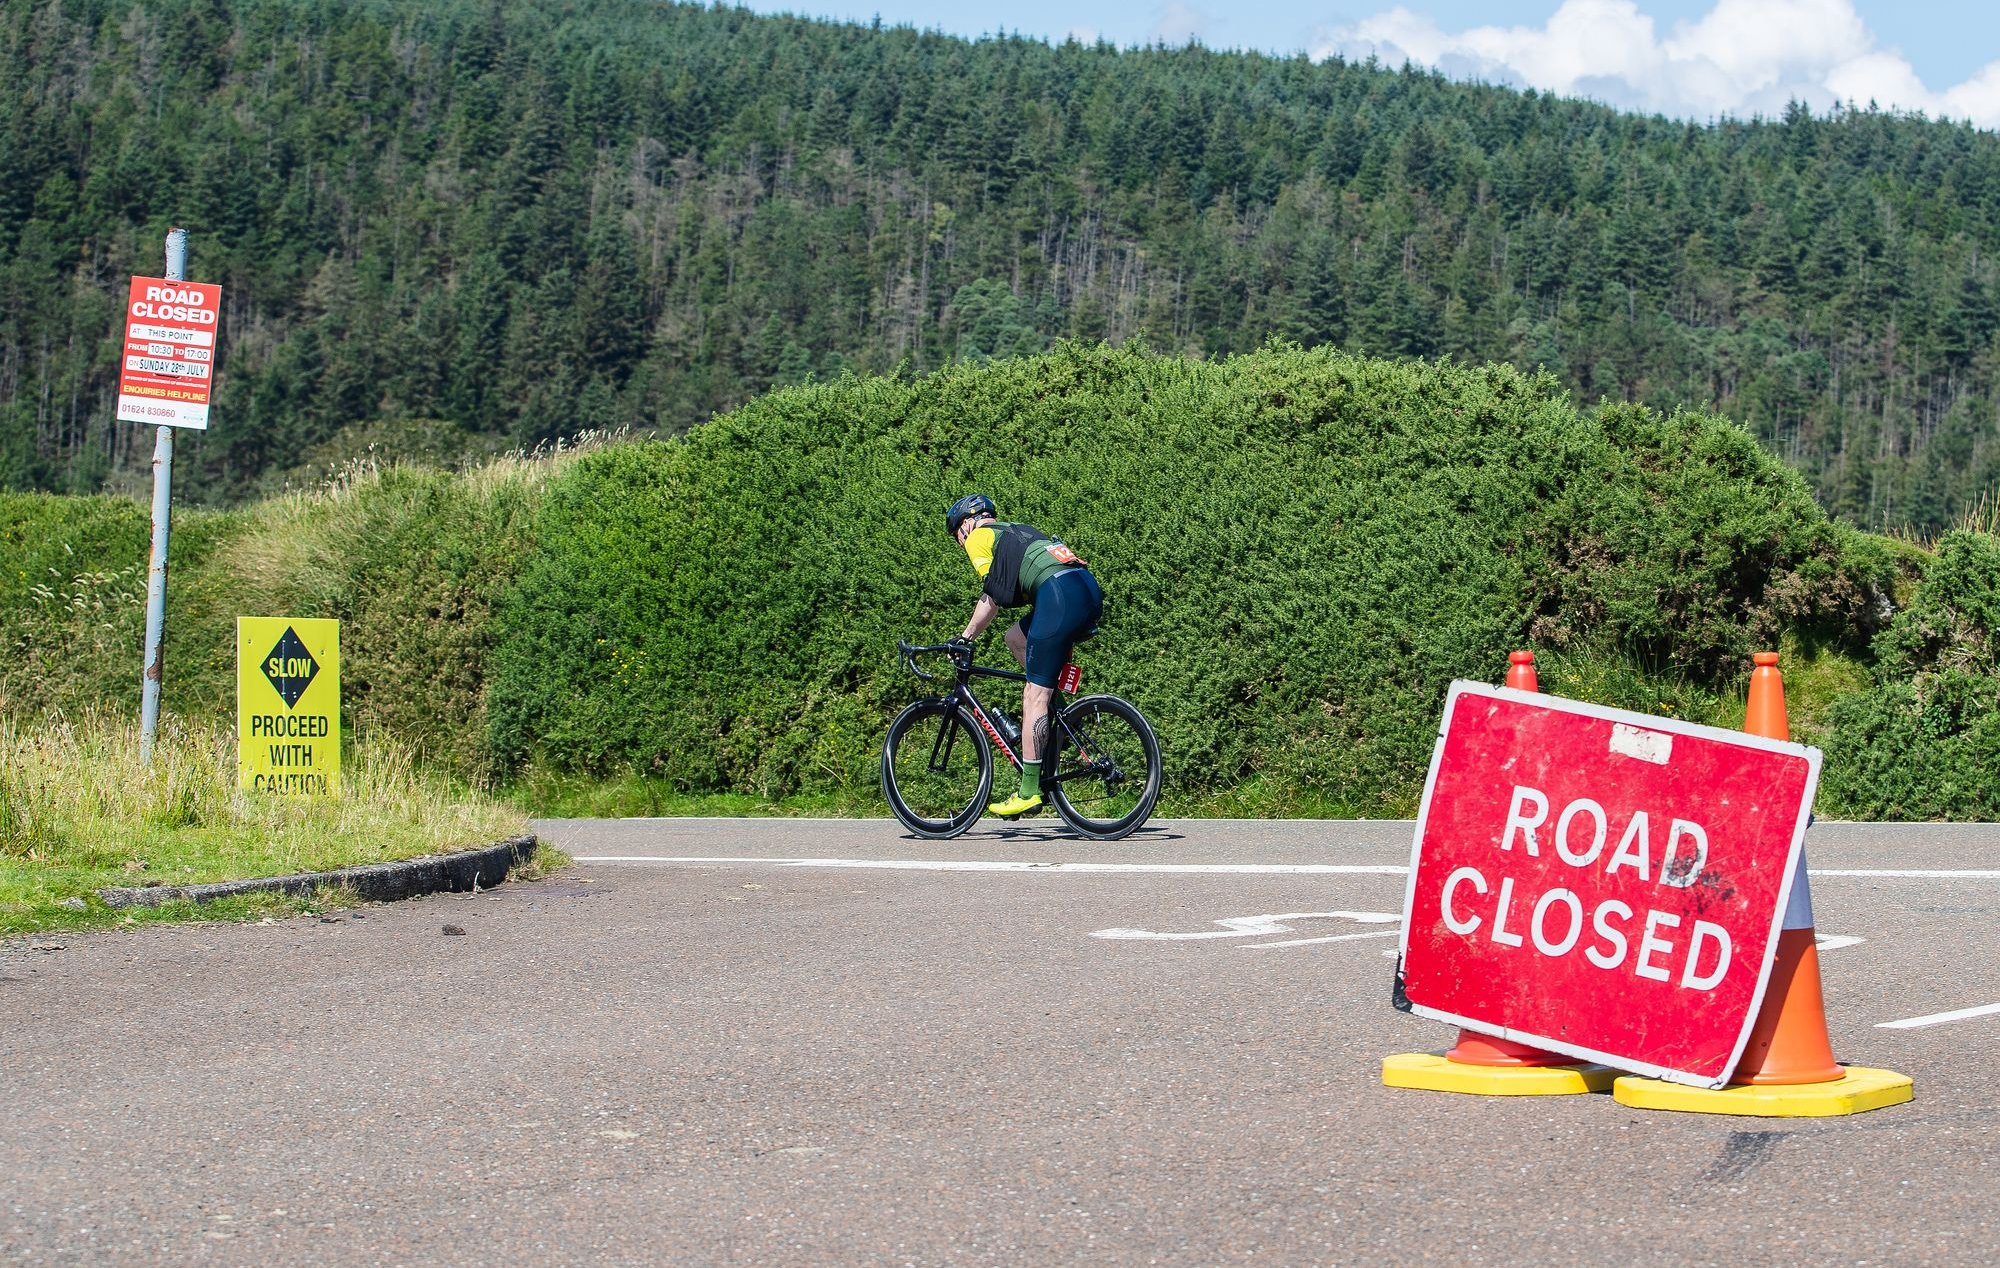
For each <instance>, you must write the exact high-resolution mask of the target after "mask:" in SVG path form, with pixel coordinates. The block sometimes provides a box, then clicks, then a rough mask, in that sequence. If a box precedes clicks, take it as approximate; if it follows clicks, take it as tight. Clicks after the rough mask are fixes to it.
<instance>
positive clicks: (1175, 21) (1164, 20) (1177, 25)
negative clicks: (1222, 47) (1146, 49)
mask: <svg viewBox="0 0 2000 1268" xmlns="http://www.w3.org/2000/svg"><path fill="white" fill-rule="evenodd" d="M1207 29H1208V15H1207V14H1206V13H1203V12H1202V11H1201V10H1200V9H1197V8H1195V7H1194V6H1193V5H1189V4H1181V3H1180V2H1179V0H1175V3H1173V4H1169V5H1167V6H1166V7H1165V8H1163V9H1161V10H1160V16H1159V17H1158V18H1157V19H1156V20H1155V21H1154V22H1153V29H1152V30H1151V31H1149V32H1147V34H1146V38H1147V39H1148V40H1154V41H1159V42H1162V43H1166V44H1185V43H1187V42H1188V41H1189V40H1193V39H1199V38H1200V37H1201V34H1202V32H1204V31H1206V30H1207Z"/></svg>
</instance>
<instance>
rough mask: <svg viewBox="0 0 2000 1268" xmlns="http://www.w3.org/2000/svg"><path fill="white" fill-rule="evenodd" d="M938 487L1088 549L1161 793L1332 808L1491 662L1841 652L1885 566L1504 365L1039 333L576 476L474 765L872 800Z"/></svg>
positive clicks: (1399, 771)
mask: <svg viewBox="0 0 2000 1268" xmlns="http://www.w3.org/2000/svg"><path fill="white" fill-rule="evenodd" d="M967 489H983V490H985V491H988V492H990V493H991V494H992V495H993V496H994V497H995V499H996V500H997V501H998V502H999V504H1000V506H1001V509H1002V512H1003V514H1004V515H1006V516H1011V517H1018V518H1021V519H1025V520H1028V521H1030V522H1034V523H1037V524H1039V525H1041V526H1042V527H1043V528H1045V529H1047V530H1048V531H1051V532H1053V533H1056V534H1058V535H1060V536H1062V537H1063V538H1064V539H1065V540H1066V541H1068V542H1069V543H1070V544H1071V545H1072V546H1074V547H1075V548H1076V549H1077V550H1078V551H1079V552H1080V553H1081V554H1083V555H1084V556H1086V557H1087V558H1088V559H1090V561H1091V563H1092V565H1093V567H1094V568H1095V569H1096V570H1097V572H1098V575H1099V577H1100V579H1101V580H1102V582H1103V584H1104V587H1105V590H1106V592H1107V594H1108V596H1109V600H1108V606H1107V612H1106V618H1105V622H1104V627H1105V635H1104V637H1103V638H1102V639H1101V640H1100V641H1099V642H1098V643H1097V644H1093V645H1092V646H1090V647H1089V648H1088V649H1087V651H1086V652H1085V653H1084V654H1083V656H1082V657H1081V659H1082V661H1083V663H1084V665H1085V668H1086V682H1087V684H1088V685H1090V686H1095V687H1102V688H1106V689H1111V690H1115V691H1118V692H1120V693H1123V694H1127V695H1130V696H1131V697H1133V698H1134V699H1136V700H1137V701H1138V702H1139V703H1140V704H1141V705H1142V706H1143V707H1144V708H1145V709H1146V710H1147V711H1148V712H1149V713H1150V714H1151V715H1152V717H1153V719H1154V721H1155V723H1156V724H1157V726H1158V727H1159V729H1160V732H1161V735H1162V738H1163V741H1164V743H1165V746H1166V750H1167V757H1168V769H1169V776H1170V780H1171V782H1172V786H1173V787H1175V788H1177V789H1179V790H1181V791H1190V790H1203V789H1213V788H1220V787H1226V786H1228V785H1229V784H1231V783H1232V782H1234V781H1237V780H1240V779H1242V778H1244V777H1245V776H1248V775H1250V774H1252V773H1256V774H1259V775H1261V776H1262V777H1263V778H1264V779H1265V780H1267V781H1276V782H1277V783H1279V784H1280V785H1282V786H1284V787H1288V788H1292V789H1297V790H1299V791H1301V792H1305V791H1308V790H1315V791H1318V792H1320V793H1324V792H1326V791H1327V790H1333V791H1334V794H1335V796H1336V797H1338V798H1339V799H1340V800H1342V801H1344V802H1345V803H1346V804H1347V805H1348V806H1349V808H1350V809H1353V810H1356V811H1361V812H1368V811H1378V812H1379V811H1381V810H1384V809H1389V808H1400V807H1407V806H1409V805H1410V804H1412V802H1413V799H1414V795H1415V793H1416V791H1417V786H1418V783H1419V782H1420V779H1421V773H1422V770H1423V766H1424V763H1425V759H1426V757H1427V755H1428V753H1429V750H1430V740H1431V734H1432V728H1433V726H1434V723H1435V716H1436V709H1437V705H1438V703H1439V701H1440V700H1441V698H1442V694H1443V691H1444V689H1445V686H1446V684H1447V683H1449V681H1450V680H1451V679H1452V678H1454V677H1459V676H1464V677H1474V678H1485V679H1493V678H1497V677H1498V675H1499V673H1500V670H1501V669H1502V668H1503V667H1504V665H1505V653H1506V651H1507V650H1508V649H1509V648H1510V647H1513V646H1519V645H1523V644H1524V643H1526V642H1528V641H1531V640H1532V641H1534V642H1537V643H1540V644H1542V645H1544V646H1551V647H1553V648H1556V649H1558V650H1559V651H1560V652H1562V653H1563V654H1567V655H1572V656H1581V655H1586V654H1589V653H1591V652H1593V651H1596V652H1602V653H1603V654H1606V655H1612V656H1617V657H1622V658H1626V659H1628V660H1631V661H1633V662H1635V663H1639V664H1642V665H1649V666H1651V667H1652V668H1653V670H1654V671H1655V672H1670V673H1674V674H1678V675H1681V676H1684V677H1690V678H1693V679H1696V680H1703V679H1707V680H1717V679H1724V678H1727V677H1729V676H1732V675H1734V674H1736V673H1737V672H1738V671H1739V666H1740V662H1741V657H1742V655H1743V654H1744V653H1746V652H1747V651H1748V650H1750V648H1751V647H1752V645H1753V644H1758V643H1773V642H1775V641H1776V639H1777V637H1778V635H1779V633H1780V631H1781V630H1784V629H1794V630H1798V631H1801V632H1803V633H1805V634H1807V635H1808V636H1810V637H1815V638H1819V639H1822V640H1838V639H1839V638H1842V637H1849V638H1853V637H1857V636H1859V635H1865V633H1866V632H1867V631H1868V628H1869V627H1868V622H1869V621H1870V620H1871V618H1872V615H1873V613H1875V612H1876V611H1877V610H1878V605H1879V603H1880V598H1879V593H1878V590H1879V587H1880V585H1881V584H1882V583H1883V582H1884V580H1885V577H1886V571H1887V562H1886V557H1877V555H1876V554H1874V553H1872V552H1870V551H1868V550H1865V549H1862V548H1861V547H1859V546H1858V545H1857V544H1856V543H1855V542H1854V541H1853V540H1851V539H1850V538H1849V537H1848V536H1847V535H1846V534H1844V532H1843V531H1842V530H1838V529H1836V528H1835V527H1834V526H1832V525H1830V524H1829V523H1828V522H1827V520H1826V517H1825V516H1824V515H1823V514H1822V513H1821V512H1820V510H1819V509H1818V507H1817V506H1816V505H1815V504H1814V503H1813V501H1812V499H1811V497H1810V496H1809V494H1808V493H1807V491H1806V489H1805V487H1804V485H1803V483H1802V482H1801V481H1800V480H1799V478H1798V477H1797V476H1795V475H1793V474H1791V473H1789V472H1787V471H1786V470H1785V469H1784V468H1783V467H1782V466H1780V465H1779V464H1778V463H1777V462H1776V461H1775V460H1773V459H1771V458H1769V457H1767V456H1766V455H1764V454H1763V453H1762V452H1761V451H1760V450H1759V449H1758V447H1757V446H1756V445H1755V443H1754V442H1752V441H1751V440H1750V438H1749V437H1747V436H1746V435H1744V434H1743V433H1742V432H1741V431H1739V430H1738V429H1736V428H1734V427H1733V426H1731V425H1730V424H1728V423H1726V422H1724V421H1722V420H1720V419H1716V418H1713V417H1709V416H1704V415H1697V414H1685V413H1683V414H1676V415H1674V416H1672V417H1661V416H1659V415H1657V414H1655V413H1653V412H1651V411H1648V410H1646V409H1643V408H1640V407H1629V406H1615V407H1606V408H1604V409H1601V410H1599V411H1594V412H1593V411H1579V410H1578V409H1577V408H1575V407H1574V406H1573V405H1572V404H1571V403H1570V402H1569V401H1568V399H1567V398H1566V397H1565V396H1564V394H1563V393H1562V392H1561V391H1560V390H1559V388H1558V386H1557V384H1556V382H1555V380H1553V379H1552V378H1549V377H1547V376H1529V375H1524V374H1522V373H1520V372H1518V371H1516V370H1513V369H1511V368H1507V367H1500V366H1487V367H1483V368H1476V369H1475V368H1468V367H1463V366H1459V365H1454V364H1449V363H1444V364H1429V363H1424V362H1386V361H1370V360H1365V359H1361V358H1356V357H1352V356H1348V355H1345V354H1342V353H1339V352H1335V351H1332V350H1329V349H1317V350H1314V351H1311V352H1306V351H1301V350H1299V349H1297V348H1290V347H1277V346H1274V347H1271V348H1267V349H1264V350H1262V351H1260V352H1258V353H1255V354H1251V355H1247V356H1243V357H1236V358H1231V359H1229V360H1227V361H1223V362H1219V363H1204V362H1190V361H1185V360H1180V359H1175V358H1166V357H1154V356H1151V355H1149V354H1147V353H1146V352H1145V351H1144V350H1143V349H1133V348H1127V349H1123V350H1111V349H1108V348H1104V347H1097V348H1086V347H1082V346H1077V345H1065V346H1062V347H1060V348H1058V349H1057V350H1056V351H1055V352H1053V353H1051V354H1049V355H1046V356H1043V357H1038V358H1032V359H1022V360H1006V361H999V362H994V363H992V364H990V365H986V366H982V367H970V366H959V367H956V368H954V369H951V370H947V371H944V372H941V373H939V374H936V375H933V376H930V377H926V378H922V379H917V380H914V381H911V380H897V379H866V380H864V379H843V380H841V381H839V382H836V383H832V384H826V385H808V386H805V387H801V388H794V389H789V390H786V391H781V392H778V393H774V394H772V395H770V396H768V397H765V398H762V399H760V400H758V401H757V402H755V403H753V404H752V405H750V406H748V407H746V408H744V409H742V410H740V411H738V412H736V413H735V414H732V415H729V416H726V417H724V418H721V419H718V420H716V421H715V422H714V423H712V424H710V425H709V426H707V427H704V428H700V429H698V430H697V431H695V432H694V433H691V434H690V435H689V436H688V437H686V438H685V439H683V440H677V441H671V442H661V443H649V444H644V445H635V446H626V447H621V448H616V449H611V450H607V451H605V452H602V453H599V454H596V455H593V456H591V457H588V458H586V459H584V460H582V461H581V462H579V463H578V464H576V465H575V466H574V467H573V468H572V469H571V470H570V471H568V472H567V473H566V474H565V475H564V476H563V477H562V478H561V479H560V480H558V481H557V482H556V483H555V484H554V485H553V487H552V488H551V489H550V490H549V492H548V495H547V499H546V502H545V504H544V506H543V508H542V510H541V512H540V515H539V518H538V521H537V524H536V527H535V531H534V536H535V538H536V543H537V549H536V552H535V553H534V554H533V555H532V556H531V557H530V558H529V560H528V561H527V563H526V566H525V568H524V569H523V571H522V573H521V579H520V584H519V587H518V589H517V590H516V592H515V593H514V595H513V596H512V598H511V599H510V600H509V601H508V604H507V606H506V607H505V609H504V610H503V620H502V628H503V633H502V635H501V640H500V645H499V649H498V651H497V654H496V659H495V662H494V664H495V676H494V678H493V681H492V685H491V698H490V710H491V721H492V737H493V742H494V746H495V750H496V753H497V755H498V756H499V757H500V759H501V760H502V761H504V762H506V763H508V764H515V763H520V762H522V761H524V760H527V759H530V758H533V759H538V760H542V761H547V762H550V763H552V764H555V765H558V766H567V767H577V768H583V769H588V770H595V771H611V770H620V769H634V768H636V769H638V770H641V771H648V772H654V773H658V774H660V775H663V776H665V777H667V778H669V779H671V780H673V781H675V782H676V783H678V784H680V785H682V786H684V787H687V788H690V789H737V790H748V791H758V792H765V793H783V792H797V791H811V790H825V789H828V788H834V787H841V786H846V787H853V788H865V787H866V786H868V785H869V784H871V783H872V781H873V779H874V743H875V741H876V739H877V738H878V737H879V735H880V733H881V729H882V727H883V726H884V725H885V724H886V721H887V719H888V717H889V715H890V713H891V712H892V710H893V709H894V708H895V707H896V706H897V705H898V704H900V703H901V702H903V701H905V700H907V699H908V698H910V697H911V696H912V694H914V692H915V690H916V684H914V683H912V682H911V681H910V680H908V679H907V678H905V677H903V676H901V674H900V673H899V671H898V670H897V668H896V666H895V663H894V655H893V649H894V643H895V640H896V638H897V637H899V636H904V637H941V636H943V635H946V634H949V633H951V632H953V630H955V629H956V627H957V624H958V623H959V622H960V621H962V620H963V618H964V615H965V612H966V610H967V609H968V607H969V605H970V603H971V600H972V598H973V597H974V594H975V592H976V588H977V587H976V582H975V580H974V578H973V576H972V573H971V572H970V570H969V568H968V566H967V564H966V562H965V560H964V558H963V556H962V555H961V554H960V552H959V551H958V549H957V547H956V546H955V545H953V544H952V543H951V542H950V541H949V540H948V539H947V538H946V537H945V535H944V533H943V530H942V520H941V514H940V513H941V511H942V508H943V506H944V504H945V503H946V501H947V500H948V499H949V498H950V497H951V496H953V495H955V494H957V493H960V492H963V491H965V490H967ZM988 650H989V654H991V655H996V656H997V655H1002V654H1003V653H1001V652H1000V651H999V649H998V644H997V641H996V642H993V643H990V644H989V646H988Z"/></svg>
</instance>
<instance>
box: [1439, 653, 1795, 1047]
mask: <svg viewBox="0 0 2000 1268" xmlns="http://www.w3.org/2000/svg"><path fill="white" fill-rule="evenodd" d="M1819 764H1820V755H1819V750H1817V749H1811V748H1806V747H1804V746H1802V745H1798V744H1785V743H1780V742H1778V741H1776V740H1767V739H1763V738H1762V737H1759V736H1754V735H1745V734H1742V733H1739V732H1735V731H1723V730H1718V729H1716V728H1714V727H1705V726H1695V725H1693V724H1691V723H1686V722H1678V721H1675V720H1673V719H1670V718H1655V717H1648V716H1647V715H1645V714H1642V713H1627V712H1625V711H1623V710H1619V709H1606V708H1601V707H1599V706H1596V705H1588V704H1581V703H1578V702H1576V701H1573V700H1563V699H1559V698H1557V697H1554V696H1544V695H1537V694H1535V693H1532V692H1522V691H1511V690H1508V689H1507V688H1504V687H1488V686H1485V685H1483V684H1480V683H1471V682H1458V683H1454V684H1452V688H1451V694H1450V696H1449V698H1448V699H1447V701H1446V703H1445V716H1444V727H1443V731H1442V733H1441V734H1440V735H1439V737H1438V744H1437V751H1436V754H1435V756H1434V757H1433V758H1432V761H1431V773H1430V780H1429V782H1428V783H1427V784H1426V785H1425V787H1424V801H1423V809H1422V812H1421V813H1420V815H1419V817H1418V819H1417V840H1416V849H1415V855H1414V857H1413V858H1412V860H1411V866H1410V887H1409V893H1408V895H1407V897H1406V899H1405V902H1404V908H1403V915H1404V921H1403V958H1402V966H1401V973H1402V979H1403V981H1402V984H1403V990H1404V993H1405V994H1406V995H1407V996H1408V998H1409V1001H1410V1004H1411V1007H1412V1010H1413V1011H1415V1012H1417V1013H1419V1014H1421V1015H1423V1016H1425V1017H1433V1018H1436V1019H1437V1020H1439V1021H1448V1022H1454V1023H1456V1024H1458V1025H1460V1026H1464V1027H1466V1028H1469V1029H1471V1030H1474V1031H1479V1032H1483V1033H1486V1034H1493V1035H1501V1036H1504V1037H1506V1038H1509V1039H1515V1040H1519V1041H1522V1042H1524V1043H1530V1044H1533V1045H1535V1046H1536V1047H1539V1048H1545V1049H1548V1050H1551V1051H1554V1052H1560V1053H1565V1054H1568V1055H1571V1056H1575V1057H1580V1058H1583V1059H1585V1060H1591V1061H1600V1062H1603V1063H1604V1064H1606V1065H1611V1066H1616V1067H1618V1068H1620V1069H1624V1070H1631V1071H1636V1072H1639V1073H1642V1074H1650V1075H1653V1076H1655V1077H1657V1078H1662V1079H1670V1080H1673V1081H1674V1082H1677V1083H1688V1084H1693V1085H1695V1086H1698V1087H1720V1086H1722V1084H1724V1083H1726V1082H1727V1081H1728V1079H1729V1075H1730V1073H1731V1071H1733V1070H1734V1069H1735V1068H1736V1064H1737V1061H1738V1059H1739V1058H1740V1057H1741V1055H1742V1051H1743V1045H1744V1043H1745V1041H1746V1040H1747V1039H1748V1037H1749V1033H1750V1027H1751V1024H1752V1022H1754V1021H1755V1019H1756V1016H1757V1008H1758V1005H1759V1004H1760V1003H1761V1002H1762V1001H1763V998H1764V986H1765V981H1766V979H1767V977H1768V976H1769V973H1770V964H1771V952H1772V948H1773V946H1774V944H1775V943H1776V941H1777V937H1778V932H1779V927H1780V924H1781V923H1782V921H1781V918H1782V915H1783V913H1784V910H1785V903H1786V901H1787V899H1788V898H1789V897H1790V893H1791V883H1792V875H1793V868H1794V865H1795V863H1796V861H1797V859H1798V857H1799V852H1800V850H1801V848H1802V846H1803V843H1804V839H1805V828H1806V820H1807V815H1808V812H1809V811H1810V809H1811V808H1812V799H1813V790H1814V788H1815V787H1816V786H1817V785H1818V782H1819Z"/></svg>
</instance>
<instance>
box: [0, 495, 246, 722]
mask: <svg viewBox="0 0 2000 1268" xmlns="http://www.w3.org/2000/svg"><path fill="white" fill-rule="evenodd" d="M233 518H234V517H232V516H230V515H226V514H217V513H213V512H205V511H181V512H178V513H176V515H175V516H174V537H173V549H172V561H173V564H174V567H173V569H172V570H170V572H169V575H168V611H169V612H170V613H171V614H174V616H175V617H176V618H179V617H181V616H182V615H183V614H185V613H187V612H189V611H190V610H191V606H192V605H194V604H195V603H196V599H197V596H198V595H199V593H200V592H201V590H202V589H203V586H204V578H205V576H206V575H207V565H208V563H209V561H210V560H211V559H212V557H213V555H214V553H215V551H216V549H217V547H218V546H219V545H220V543H221V542H222V541H223V540H225V539H226V537H227V536H228V534H229V533H230V532H231V530H232V523H233ZM150 554H151V526H150V516H149V513H148V510H147V508H146V507H144V506H140V505H139V504H137V503H135V502H131V501H128V500H126V499H124V498H115V497H50V496H46V495H43V494H0V709H4V710H6V711H7V712H9V713H19V714H24V715H27V714H36V713H43V712H47V711H50V710H57V709H77V708H85V707H96V706H99V705H104V704H110V705H113V706H116V707H122V708H129V709H132V710H134V711H136V710H137V708H138V704H139V687H140V675H141V670H142V663H143V661H144V659H145V633H146V567H147V561H148V559H149V557H150ZM175 628H177V627H176V626H170V628H169V633H170V635H171V634H172V632H173V631H174V629H175ZM197 645H198V644H197ZM167 646H168V654H169V676H168V681H170V682H171V681H173V675H172V670H173V669H174V668H175V666H176V660H175V652H176V646H175V642H174V640H173V639H172V638H171V637H170V638H169V640H168V644H167ZM232 648H233V644H232ZM182 659H183V660H184V658H182ZM232 672H233V671H232ZM231 681H232V682H233V681H234V680H233V678H232V679H231Z"/></svg>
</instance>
